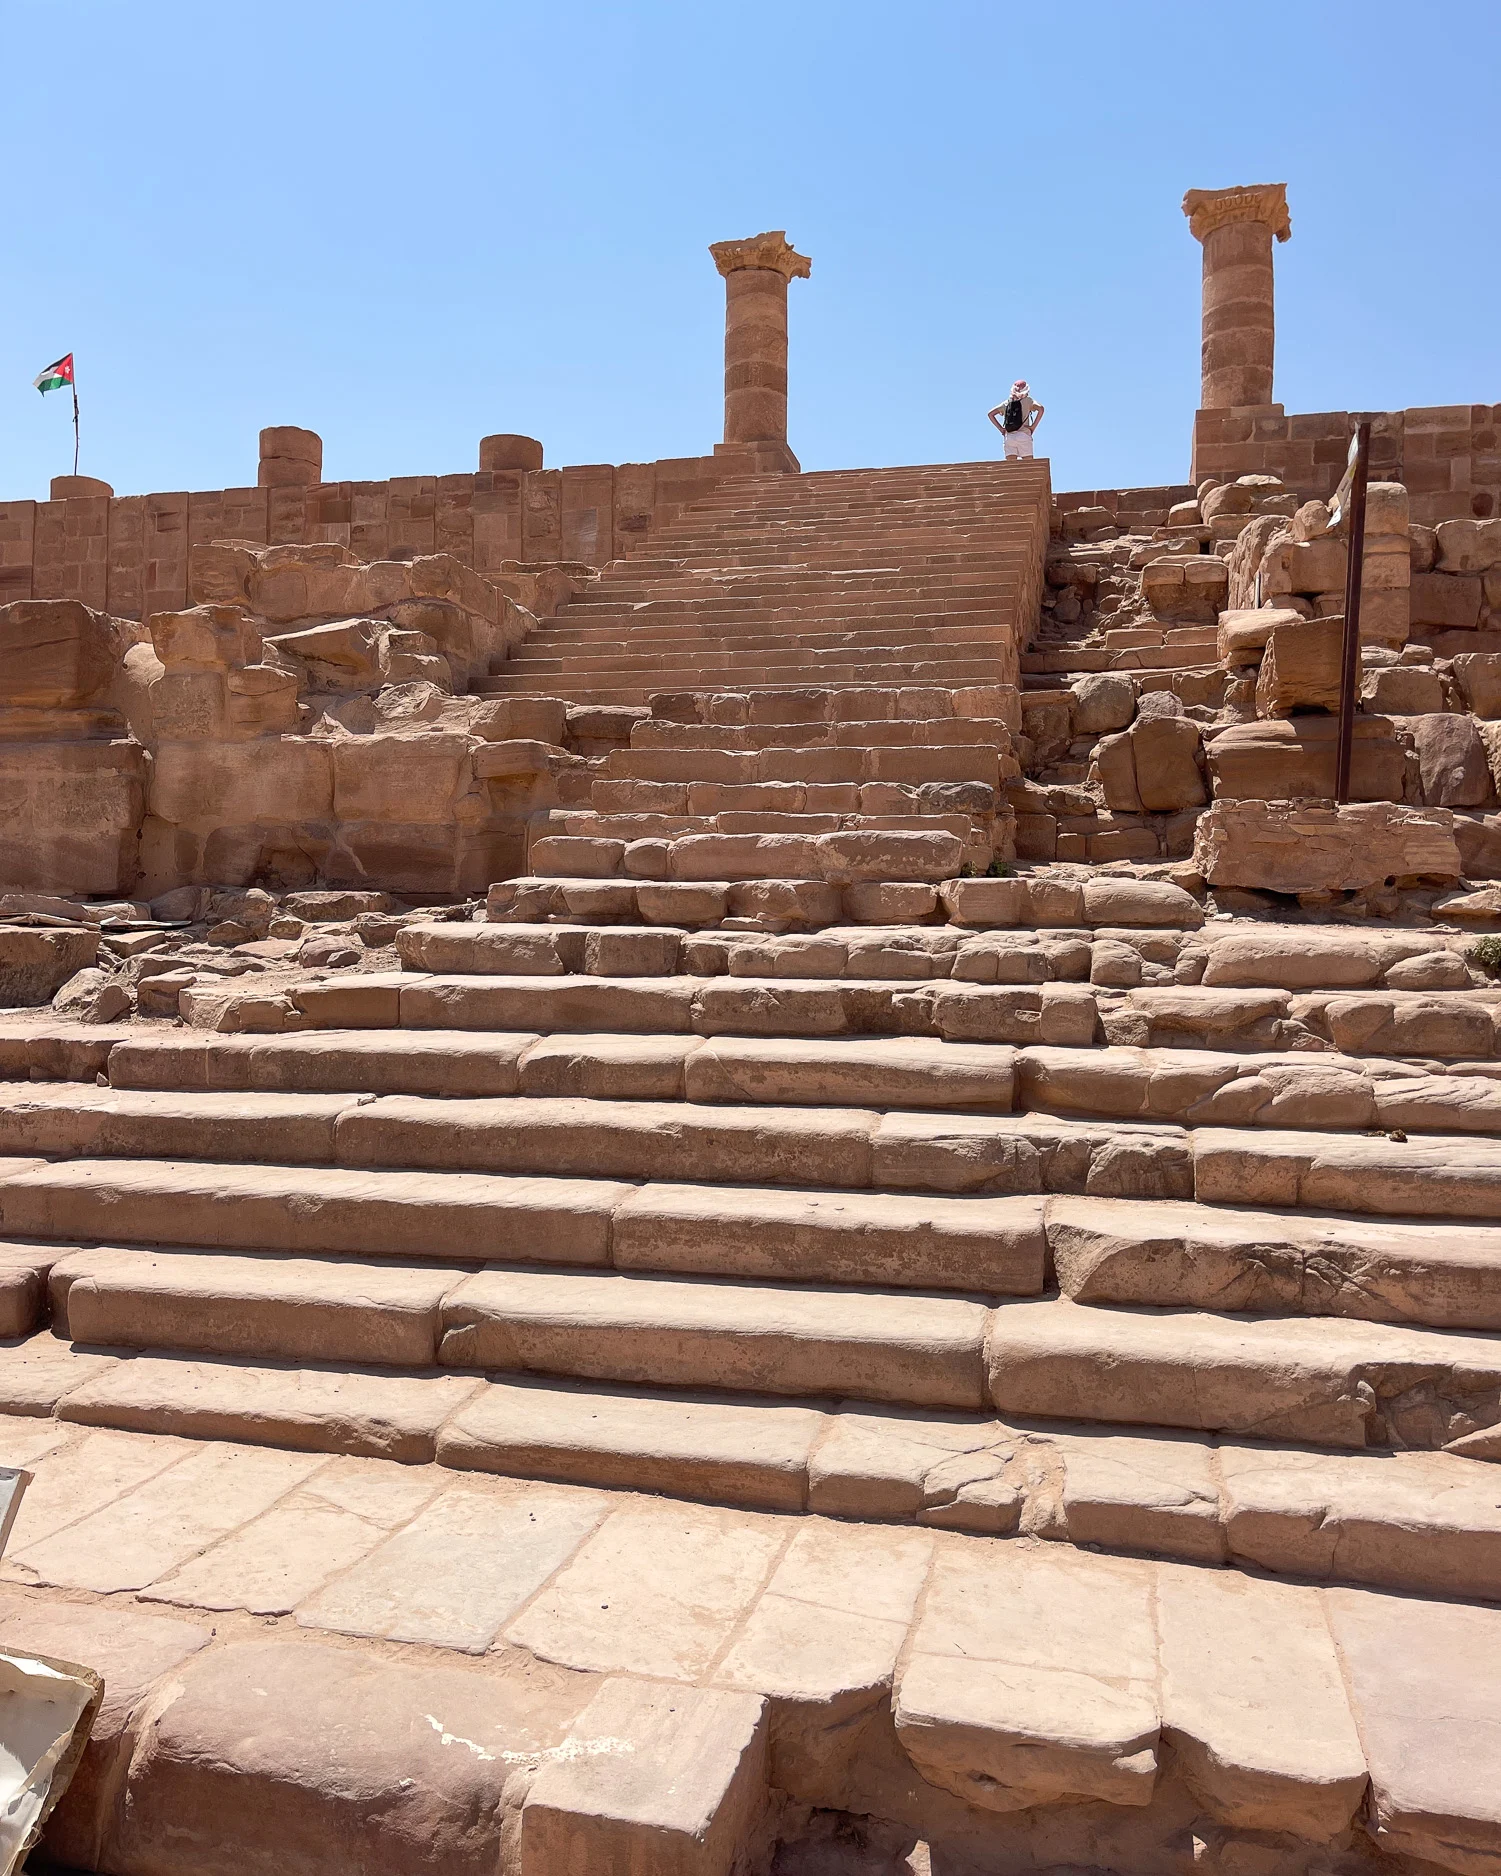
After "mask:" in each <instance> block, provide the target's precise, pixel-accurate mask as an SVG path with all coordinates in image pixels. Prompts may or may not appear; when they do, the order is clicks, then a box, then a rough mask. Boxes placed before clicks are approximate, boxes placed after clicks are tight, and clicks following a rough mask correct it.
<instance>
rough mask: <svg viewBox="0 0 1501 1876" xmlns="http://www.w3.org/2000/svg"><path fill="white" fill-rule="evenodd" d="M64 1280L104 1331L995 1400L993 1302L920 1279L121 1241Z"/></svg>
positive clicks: (256, 1347) (579, 1373)
mask: <svg viewBox="0 0 1501 1876" xmlns="http://www.w3.org/2000/svg"><path fill="white" fill-rule="evenodd" d="M50 1287H51V1295H52V1303H53V1314H54V1320H55V1323H56V1326H57V1328H58V1330H59V1332H60V1333H62V1334H63V1335H66V1336H68V1337H70V1338H71V1339H72V1340H74V1341H76V1342H81V1343H84V1344H92V1345H97V1346H104V1347H118V1348H137V1349H153V1350H174V1351H177V1352H184V1353H199V1354H211V1355H233V1356H244V1357H247V1358H249V1359H252V1360H255V1361H258V1362H279V1361H287V1362H299V1363H300V1362H335V1363H348V1364H351V1365H354V1364H363V1365H370V1364H374V1365H378V1366H397V1367H413V1368H423V1367H429V1366H433V1365H437V1366H441V1367H444V1368H454V1369H466V1370H488V1371H496V1372H503V1373H515V1374H553V1375H563V1376H569V1377H574V1378H582V1379H593V1380H607V1381H627V1382H638V1383H644V1384H648V1385H651V1386H653V1387H693V1388H701V1387H717V1388H728V1389H731V1390H742V1391H745V1392H748V1393H753V1394H788V1395H799V1396H815V1397H817V1396H823V1397H828V1396H834V1397H836V1398H837V1397H840V1396H849V1397H851V1398H854V1399H861V1400H877V1401H895V1402H904V1403H908V1404H912V1405H917V1406H934V1407H949V1408H970V1409H975V1410H978V1409H979V1408H980V1407H981V1406H982V1405H983V1404H984V1401H985V1382H984V1343H985V1326H986V1320H987V1312H986V1309H985V1307H984V1305H983V1304H981V1303H978V1302H972V1301H967V1300H964V1299H961V1298H957V1297H939V1296H929V1295H924V1294H921V1293H916V1292H912V1291H906V1292H903V1293H902V1294H901V1295H899V1296H893V1295H889V1294H885V1293H881V1292H873V1291H870V1290H861V1289H818V1288H811V1287H808V1286H797V1287H794V1286H790V1285H777V1286H775V1287H766V1286H758V1285H755V1284H751V1283H747V1282H744V1281H738V1280H737V1281H730V1280H724V1279H711V1278H702V1277H662V1276H644V1275H635V1274H621V1273H599V1274H593V1273H587V1272H582V1271H571V1272H566V1273H564V1272H549V1271H540V1270H525V1269H518V1268H507V1267H503V1266H496V1265H487V1266H485V1267H483V1268H480V1269H478V1270H477V1271H474V1272H473V1273H472V1274H465V1273H464V1272H463V1271H461V1270H457V1269H454V1268H451V1267H444V1266H441V1265H432V1264H422V1265H406V1264H400V1263H395V1262H391V1261H383V1262H380V1263H354V1262H351V1261H350V1260H348V1259H338V1260H319V1259H314V1258H306V1257H284V1256H277V1255H274V1254H260V1255H256V1254H247V1253H243V1252H242V1253H238V1254H233V1255H230V1254H225V1253H222V1252H221V1253H207V1252H192V1251H146V1250H139V1249H129V1250H126V1249H109V1248H106V1249H101V1250H94V1251H78V1252H75V1253H73V1254H72V1255H70V1256H67V1257H64V1258H61V1259H59V1260H58V1262H57V1263H56V1264H55V1265H54V1266H53V1269H52V1275H51V1284H50Z"/></svg>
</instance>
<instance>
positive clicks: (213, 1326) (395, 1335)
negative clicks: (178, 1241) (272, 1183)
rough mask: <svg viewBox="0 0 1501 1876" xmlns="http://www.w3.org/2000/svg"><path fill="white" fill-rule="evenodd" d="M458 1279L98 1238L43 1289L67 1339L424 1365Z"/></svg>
mask: <svg viewBox="0 0 1501 1876" xmlns="http://www.w3.org/2000/svg"><path fill="white" fill-rule="evenodd" d="M466 1281H467V1275H466V1272H465V1271H464V1270H463V1269H461V1268H457V1267H454V1266H452V1265H443V1264H438V1263H430V1262H426V1261H424V1262H422V1263H420V1264H415V1263H414V1264H407V1263H400V1262H397V1261H395V1260H393V1259H385V1258H383V1259H381V1260H380V1261H378V1262H377V1261H373V1260H366V1261H356V1260H354V1259H352V1258H347V1257H342V1258H338V1259H318V1258H311V1257H287V1256H280V1255H277V1254H275V1253H259V1254H256V1253H246V1252H239V1253H237V1254H228V1253H226V1252H223V1251H189V1250H162V1251H158V1250H144V1249H140V1248H129V1249H121V1248H109V1247H106V1248H102V1249H99V1250H80V1251H74V1252H71V1253H69V1254H68V1255H65V1256H63V1257H60V1258H59V1259H58V1260H57V1262H56V1263H55V1264H53V1266H52V1271H51V1278H50V1285H49V1288H50V1298H51V1307H52V1318H53V1323H54V1326H55V1328H56V1329H57V1331H58V1333H59V1334H62V1335H66V1336H68V1337H70V1338H71V1339H72V1340H74V1341H75V1342H82V1343H87V1344H95V1345H100V1346H104V1347H115V1348H139V1349H148V1348H149V1349H172V1350H176V1351H179V1352H186V1353H199V1354H209V1355H238V1356H245V1357H247V1358H249V1359H251V1360H255V1361H262V1362H274V1361H292V1362H304V1361H313V1362H337V1363H348V1364H350V1365H352V1366H356V1365H375V1366H380V1367H409V1368H426V1367H431V1366H433V1365H434V1364H435V1363H437V1361H438V1360H439V1353H440V1348H441V1345H442V1339H443V1335H444V1305H445V1301H446V1299H447V1298H449V1297H450V1296H453V1295H455V1294H456V1293H458V1292H460V1291H461V1290H462V1286H463V1285H464V1283H465V1282H466ZM454 1365H459V1366H463V1365H472V1364H462V1363H461V1364H454Z"/></svg>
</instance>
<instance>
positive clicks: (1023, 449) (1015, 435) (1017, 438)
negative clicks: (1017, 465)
mask: <svg viewBox="0 0 1501 1876" xmlns="http://www.w3.org/2000/svg"><path fill="white" fill-rule="evenodd" d="M1005 443H1006V460H1007V462H1030V461H1031V460H1032V432H1031V431H1030V430H1008V431H1007V432H1006V433H1005Z"/></svg>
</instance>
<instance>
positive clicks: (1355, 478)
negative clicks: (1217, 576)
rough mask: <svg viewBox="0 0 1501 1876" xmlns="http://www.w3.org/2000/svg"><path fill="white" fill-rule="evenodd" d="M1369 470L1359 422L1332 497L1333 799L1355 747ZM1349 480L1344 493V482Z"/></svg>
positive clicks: (1365, 426)
mask: <svg viewBox="0 0 1501 1876" xmlns="http://www.w3.org/2000/svg"><path fill="white" fill-rule="evenodd" d="M1370 471H1371V426H1370V424H1369V423H1359V424H1357V425H1356V427H1355V440H1354V442H1353V443H1352V444H1351V446H1350V466H1349V468H1348V469H1347V470H1346V472H1345V478H1344V480H1343V481H1341V484H1340V488H1339V492H1338V494H1337V495H1336V497H1335V500H1336V502H1337V503H1338V504H1339V506H1340V507H1341V508H1345V507H1346V505H1347V504H1348V512H1349V517H1350V546H1349V553H1348V555H1347V557H1346V561H1345V642H1344V661H1343V664H1342V665H1341V668H1340V678H1339V741H1338V743H1337V744H1336V745H1335V757H1334V799H1335V801H1336V802H1346V801H1348V800H1349V799H1350V758H1351V755H1352V754H1353V752H1354V747H1355V692H1356V687H1357V685H1358V684H1359V682H1360V583H1361V579H1362V576H1363V574H1364V571H1365V503H1366V483H1367V482H1368V480H1369V479H1370ZM1345 481H1348V482H1349V485H1350V487H1349V494H1348V496H1346V494H1345V487H1344V482H1345Z"/></svg>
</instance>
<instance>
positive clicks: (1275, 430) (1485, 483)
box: [1107, 404, 1501, 527]
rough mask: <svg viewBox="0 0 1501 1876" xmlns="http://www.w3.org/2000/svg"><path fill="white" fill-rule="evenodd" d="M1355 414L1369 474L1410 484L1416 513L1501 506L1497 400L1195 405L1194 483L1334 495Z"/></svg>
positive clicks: (1489, 511) (1478, 512) (1432, 516)
mask: <svg viewBox="0 0 1501 1876" xmlns="http://www.w3.org/2000/svg"><path fill="white" fill-rule="evenodd" d="M1361 417H1369V418H1370V420H1371V474H1372V476H1373V477H1377V478H1379V479H1381V480H1383V481H1389V482H1400V483H1401V484H1402V485H1403V487H1404V488H1406V490H1407V492H1408V497H1409V499H1410V501H1411V504H1412V518H1413V520H1414V521H1418V522H1422V523H1425V524H1427V525H1428V526H1430V527H1431V526H1433V525H1435V524H1436V523H1438V522H1440V521H1458V520H1465V519H1469V518H1473V517H1481V518H1484V517H1487V516H1490V515H1495V514H1498V513H1501V404H1440V405H1436V406H1433V407H1431V408H1427V409H1418V410H1392V411H1347V410H1328V411H1319V412H1315V413H1313V414H1311V415H1295V416H1289V415H1287V413H1286V412H1285V411H1284V410H1283V408H1282V406H1281V405H1280V404H1266V405H1258V406H1254V407H1249V408H1246V409H1242V410H1201V411H1199V412H1198V413H1197V414H1196V415H1195V417H1194V431H1193V467H1192V471H1191V478H1192V480H1193V482H1194V484H1195V485H1196V486H1197V485H1198V484H1199V483H1200V482H1202V481H1203V480H1204V479H1205V478H1206V477H1209V476H1215V477H1227V476H1240V475H1274V476H1279V477H1281V479H1282V480H1283V481H1284V482H1286V483H1287V484H1288V485H1289V486H1290V487H1292V488H1295V489H1296V490H1297V491H1298V493H1299V494H1300V495H1301V496H1303V497H1304V498H1305V499H1306V500H1312V499H1314V498H1316V497H1317V498H1322V497H1324V496H1327V495H1332V494H1333V492H1334V489H1335V487H1336V485H1337V484H1338V482H1339V479H1340V476H1341V475H1342V474H1343V473H1344V467H1345V457H1346V454H1347V452H1348V450H1349V447H1350V437H1351V434H1352V433H1353V431H1354V428H1355V425H1356V423H1357V422H1358V421H1359V419H1360V418H1361ZM1107 505H1108V504H1107Z"/></svg>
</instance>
